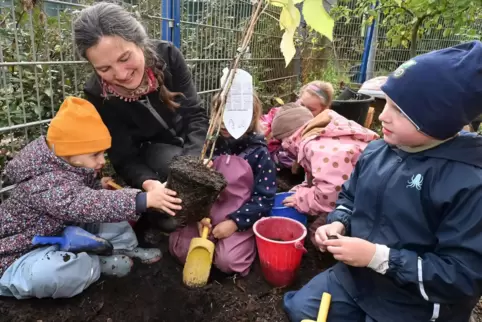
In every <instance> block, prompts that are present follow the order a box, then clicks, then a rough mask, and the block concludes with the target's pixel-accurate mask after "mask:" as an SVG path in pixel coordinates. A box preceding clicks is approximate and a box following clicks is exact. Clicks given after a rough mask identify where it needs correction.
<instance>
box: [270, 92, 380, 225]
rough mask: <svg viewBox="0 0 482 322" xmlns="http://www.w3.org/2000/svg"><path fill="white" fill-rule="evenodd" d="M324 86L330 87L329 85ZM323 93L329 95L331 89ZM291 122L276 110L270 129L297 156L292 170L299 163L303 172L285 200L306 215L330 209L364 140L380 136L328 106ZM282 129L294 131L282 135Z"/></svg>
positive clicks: (362, 147) (287, 149)
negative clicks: (301, 122) (301, 121)
mask: <svg viewBox="0 0 482 322" xmlns="http://www.w3.org/2000/svg"><path fill="white" fill-rule="evenodd" d="M325 88H329V89H330V90H331V91H333V87H332V86H329V87H325ZM325 95H327V96H330V97H331V96H332V92H330V93H326V94H325ZM305 109H306V108H305V107H304V106H298V107H295V108H290V109H289V111H290V114H287V115H288V116H289V115H291V114H303V115H306V114H308V113H307V111H306V110H305ZM297 110H299V111H298V112H296V111H297ZM303 111H304V112H303ZM294 124H295V122H293V121H292V120H291V118H290V117H284V115H283V114H278V115H277V116H276V117H275V118H274V120H273V124H272V130H273V133H276V138H277V139H279V140H282V146H283V149H285V150H286V151H288V153H290V154H291V155H293V157H295V159H296V162H295V163H294V165H293V168H292V170H293V172H296V170H297V168H298V167H299V166H301V167H303V169H304V170H305V173H306V179H305V181H304V182H303V183H302V184H300V185H298V186H296V187H294V188H293V189H292V191H294V192H295V193H294V195H292V196H290V197H288V198H286V199H285V200H284V204H285V205H286V206H289V207H295V208H296V209H297V210H298V211H300V212H302V213H306V214H309V215H321V214H326V213H329V212H330V211H332V210H333V209H334V207H335V202H336V200H337V198H338V193H339V192H340V191H341V185H342V184H343V183H344V182H345V181H346V180H348V178H349V176H350V174H351V172H352V171H353V169H354V167H355V164H356V162H357V160H358V157H359V156H360V154H361V153H362V152H363V150H364V149H365V147H366V146H367V144H368V143H369V142H370V141H372V140H374V139H378V138H379V136H378V135H377V134H376V133H375V132H373V131H370V130H368V129H366V128H364V127H362V126H361V125H359V124H357V123H356V122H354V121H350V120H347V119H346V118H345V117H343V116H341V115H339V114H338V113H336V112H335V111H333V110H330V109H329V108H325V109H324V110H323V111H321V112H320V113H319V114H318V115H316V116H315V117H311V120H309V121H308V122H307V123H305V124H304V125H303V126H301V127H300V128H298V129H296V130H295V129H293V126H295V125H294ZM293 131H294V133H293ZM284 133H293V134H291V135H289V136H284V135H283V134H284Z"/></svg>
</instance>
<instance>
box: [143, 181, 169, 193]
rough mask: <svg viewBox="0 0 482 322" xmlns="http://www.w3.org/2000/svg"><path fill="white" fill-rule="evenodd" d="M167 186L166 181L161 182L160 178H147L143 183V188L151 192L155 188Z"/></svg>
mask: <svg viewBox="0 0 482 322" xmlns="http://www.w3.org/2000/svg"><path fill="white" fill-rule="evenodd" d="M165 186H166V183H165V182H164V183H161V182H160V181H159V180H151V179H149V180H146V181H144V182H143V183H142V189H144V190H145V191H147V192H149V191H151V190H154V189H160V188H164V187H165Z"/></svg>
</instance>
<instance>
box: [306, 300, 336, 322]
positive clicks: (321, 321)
mask: <svg viewBox="0 0 482 322" xmlns="http://www.w3.org/2000/svg"><path fill="white" fill-rule="evenodd" d="M330 303H331V294H330V293H323V296H322V297H321V303H320V310H319V311H318V318H317V319H316V321H313V320H307V319H305V320H302V321H301V322H326V319H327V318H328V311H329V310H330Z"/></svg>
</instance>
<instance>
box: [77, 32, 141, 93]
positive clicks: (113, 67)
mask: <svg viewBox="0 0 482 322" xmlns="http://www.w3.org/2000/svg"><path fill="white" fill-rule="evenodd" d="M86 56H87V59H88V60H89V62H90V63H91V64H92V66H93V67H94V69H95V71H96V73H97V74H98V75H99V76H100V77H102V79H103V80H104V81H106V82H107V83H109V84H111V85H115V86H120V87H124V88H126V89H136V88H137V87H139V85H140V84H141V82H142V79H143V77H144V71H145V64H146V63H145V58H144V52H143V50H142V48H140V47H139V46H137V45H136V44H134V43H133V42H129V41H126V40H124V39H123V38H121V37H118V36H104V37H102V38H101V39H100V40H99V42H98V43H97V44H96V45H95V46H92V47H91V48H89V49H88V50H87V51H86Z"/></svg>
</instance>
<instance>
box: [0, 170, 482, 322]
mask: <svg viewBox="0 0 482 322" xmlns="http://www.w3.org/2000/svg"><path fill="white" fill-rule="evenodd" d="M291 180H292V179H290V178H286V177H283V176H280V178H279V183H281V184H282V185H286V186H287V185H288V182H291ZM288 189H289V187H288ZM285 190H286V189H285ZM151 233H152V232H151ZM154 236H155V237H151V238H150V242H153V243H155V244H157V245H158V246H159V247H160V248H161V249H162V251H163V253H164V258H163V259H162V260H161V261H160V262H158V263H156V264H153V265H142V264H141V263H139V262H136V263H135V266H134V269H133V271H132V272H131V274H130V275H129V276H127V277H125V278H120V279H117V278H108V279H101V280H100V281H98V282H97V283H95V284H94V285H92V286H91V287H90V288H89V289H87V290H86V291H85V292H84V293H82V294H81V295H79V296H77V297H75V298H72V299H60V300H52V299H46V300H24V301H17V300H15V299H9V298H0V322H31V321H37V322H38V321H43V322H60V321H62V322H67V321H73V322H78V321H95V322H97V321H99V322H118V321H144V322H150V321H162V322H183V321H189V322H226V321H232V322H288V319H287V317H286V315H285V313H284V312H283V309H282V296H283V294H284V293H285V292H286V291H287V290H289V289H298V288H300V287H301V286H302V285H304V284H306V283H307V282H308V281H309V280H310V279H311V278H312V277H314V276H315V275H317V274H318V273H320V272H321V271H322V270H323V269H326V268H327V267H329V266H331V265H333V264H334V263H335V261H334V259H333V257H331V256H330V255H326V254H321V253H320V252H318V251H317V250H315V249H314V247H313V246H312V245H311V243H310V242H309V239H308V238H307V239H306V242H305V246H306V248H307V249H308V253H307V254H306V255H305V256H304V257H303V261H302V263H301V268H300V272H299V274H298V280H297V281H296V282H295V284H294V285H292V286H291V287H290V288H289V289H276V288H272V287H271V286H270V285H268V284H267V283H266V282H265V281H264V279H263V277H262V275H261V271H260V267H259V262H258V259H257V260H256V261H255V265H254V267H253V271H252V272H251V273H250V274H249V275H248V276H247V277H246V278H239V277H236V276H226V275H224V274H221V273H219V272H217V271H216V270H213V272H212V276H211V280H210V283H209V285H208V286H206V287H205V288H203V289H200V290H192V289H188V288H186V287H185V286H184V285H183V284H182V266H181V265H179V264H178V263H176V261H175V260H174V259H173V258H172V257H171V256H170V255H169V254H168V250H167V238H166V237H165V236H163V235H160V234H155V235H154ZM470 322H482V306H481V305H479V306H478V307H476V309H475V310H474V315H473V318H472V319H471V321H470Z"/></svg>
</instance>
